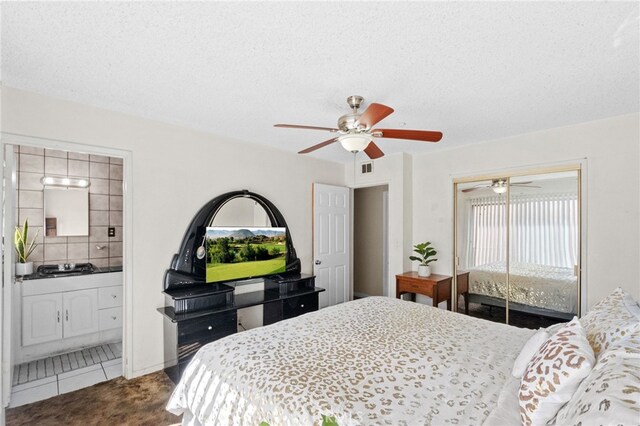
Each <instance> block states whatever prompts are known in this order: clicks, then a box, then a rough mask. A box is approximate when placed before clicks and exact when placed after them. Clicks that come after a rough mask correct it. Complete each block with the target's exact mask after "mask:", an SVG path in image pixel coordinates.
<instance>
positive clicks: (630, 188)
mask: <svg viewBox="0 0 640 426" xmlns="http://www.w3.org/2000/svg"><path fill="white" fill-rule="evenodd" d="M444 141H446V139H444ZM639 146H640V115H639V114H630V115H624V116H619V117H612V118H608V119H604V120H598V121H592V122H588V123H582V124H578V125H573V126H567V127H561V128H556V129H550V130H545V131H540V132H536V133H531V134H526V135H519V136H514V137H509V138H505V139H500V140H496V141H491V142H484V143H478V144H475V145H467V146H464V147H460V148H456V149H451V150H446V151H440V152H435V153H428V154H422V155H417V156H415V157H414V158H413V182H414V183H413V197H412V198H413V231H414V232H413V238H414V243H415V242H420V241H426V240H429V241H432V242H433V243H434V246H435V247H436V248H437V249H438V259H439V260H438V262H435V263H433V264H432V266H433V270H434V272H437V273H446V274H449V273H451V272H452V250H453V249H452V226H453V178H454V177H462V176H475V175H482V174H486V173H490V172H497V171H501V170H510V169H517V168H527V167H537V166H542V165H545V164H557V163H559V162H560V163H562V162H567V163H574V164H575V163H576V160H580V159H585V158H586V163H587V167H586V169H587V170H586V174H585V176H584V177H583V184H586V203H585V204H584V206H583V207H584V208H586V209H587V223H586V233H587V241H586V244H587V256H586V257H587V258H586V259H585V260H584V263H585V264H586V269H587V274H586V279H587V282H586V296H587V305H588V306H593V305H594V304H595V303H597V302H598V301H599V300H601V299H602V298H604V297H605V296H606V295H607V294H609V293H610V292H611V291H612V290H613V289H615V288H616V287H618V286H620V287H622V288H624V289H625V290H626V291H628V292H630V293H631V294H632V295H633V296H634V298H636V299H640V266H639V265H640V262H639V261H640V173H639V169H640V148H639Z"/></svg>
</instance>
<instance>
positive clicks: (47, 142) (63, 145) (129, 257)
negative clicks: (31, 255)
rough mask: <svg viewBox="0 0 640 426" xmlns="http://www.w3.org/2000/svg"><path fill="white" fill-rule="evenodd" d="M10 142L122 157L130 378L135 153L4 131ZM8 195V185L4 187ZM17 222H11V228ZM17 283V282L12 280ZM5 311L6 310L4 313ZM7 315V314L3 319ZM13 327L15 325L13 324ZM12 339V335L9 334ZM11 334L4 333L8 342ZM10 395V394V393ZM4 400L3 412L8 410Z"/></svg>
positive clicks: (127, 368)
mask: <svg viewBox="0 0 640 426" xmlns="http://www.w3.org/2000/svg"><path fill="white" fill-rule="evenodd" d="M7 145H23V146H31V147H36V148H48V149H59V150H63V151H73V152H81V153H86V154H94V155H105V156H109V157H119V158H122V160H123V161H122V163H123V169H122V170H123V176H122V184H123V187H122V198H123V207H122V209H123V224H122V225H123V228H124V229H123V240H122V251H123V253H122V260H123V262H122V263H123V264H122V271H123V283H122V285H123V293H124V298H123V304H122V309H123V319H124V320H123V329H122V367H123V368H122V370H123V375H124V377H125V378H126V379H130V378H132V377H133V344H134V343H133V249H132V248H133V244H134V238H133V236H134V233H133V207H134V206H133V185H132V183H133V153H132V152H131V151H128V150H123V149H117V148H110V147H103V146H96V145H89V144H83V143H77V142H69V141H64V140H58V139H49V138H41V137H35V136H28V135H21V134H15V133H7V132H0V149H2V150H3V152H4V150H5V148H6V146H7ZM2 191H3V196H4V188H3V189H2ZM4 220H5V218H4V213H3V211H2V210H0V223H2V224H3V225H4ZM12 227H13V225H11V228H12ZM7 268H8V269H12V268H13V265H12V264H11V263H8V262H5V263H4V264H3V277H4V276H6V271H7ZM11 284H13V283H11ZM4 314H5V313H4V312H3V315H4ZM5 319H6V318H5V317H3V320H5ZM12 328H13V327H12ZM9 338H11V336H9ZM6 339H7V336H4V335H3V336H2V343H3V345H4V344H5V342H6ZM7 396H8V395H7ZM5 399H7V398H5ZM4 408H5V407H4V401H3V404H2V411H3V413H4Z"/></svg>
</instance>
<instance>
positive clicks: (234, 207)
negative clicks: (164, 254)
mask: <svg viewBox="0 0 640 426" xmlns="http://www.w3.org/2000/svg"><path fill="white" fill-rule="evenodd" d="M212 227H214V228H215V227H219V228H221V227H235V228H279V229H278V230H277V232H280V233H281V234H283V235H278V236H277V237H279V238H281V241H280V240H279V241H276V242H273V245H278V247H268V248H266V249H267V255H268V256H269V257H271V258H273V259H275V258H280V257H284V265H280V267H279V268H278V269H277V271H278V273H280V271H282V273H283V274H299V273H300V269H301V268H300V259H298V257H297V255H296V251H295V248H294V247H293V239H292V237H291V233H290V230H289V228H288V227H287V223H286V221H285V219H284V217H283V216H282V213H280V211H279V210H278V209H277V208H276V206H275V205H274V204H273V203H271V202H270V201H269V200H267V199H266V198H264V197H263V196H261V195H259V194H256V193H254V192H249V191H246V190H242V191H232V192H228V193H226V194H222V195H220V196H218V197H216V198H214V199H212V200H211V201H209V202H208V203H207V204H205V205H204V206H203V207H202V208H201V209H200V211H198V213H196V215H195V216H194V218H193V219H192V220H191V223H190V224H189V227H188V228H187V231H186V232H185V235H184V237H183V239H182V243H181V245H180V249H179V251H178V253H176V254H175V255H174V257H173V259H172V261H171V266H170V268H169V269H168V270H167V272H166V273H165V278H164V288H165V290H167V289H177V288H188V287H191V286H193V285H200V284H204V283H206V282H212V281H215V280H211V279H207V278H211V277H208V276H207V259H211V256H207V255H206V253H207V251H206V245H207V244H206V242H207V239H208V238H209V237H210V235H208V234H207V232H208V231H207V228H209V232H211V231H210V230H211V228H212ZM226 231H228V230H226ZM226 231H223V232H226ZM237 231H242V232H244V231H246V229H237ZM275 231H276V230H275V229H272V230H269V231H268V233H267V234H266V235H265V236H266V237H270V238H271V239H273V237H274V236H273V235H271V232H275ZM225 236H227V235H225ZM231 236H233V235H229V237H231ZM233 238H234V240H233V241H234V242H233V244H237V238H236V237H235V236H233ZM263 243H264V244H262V245H265V244H266V241H265V242H263ZM245 245H246V244H245ZM248 245H250V246H251V248H252V249H254V248H255V247H253V246H254V244H253V241H249V244H248ZM280 246H282V247H280ZM276 248H277V249H278V250H276ZM247 250H249V249H248V248H247ZM256 256H257V255H256ZM249 257H250V256H249ZM260 260H270V259H260ZM274 262H275V260H274ZM225 263H226V262H225ZM280 263H282V262H280ZM261 272H264V271H258V272H257V273H255V271H251V273H249V272H247V274H246V276H247V277H251V276H259V275H269V274H270V273H271V272H273V271H271V270H269V271H266V272H264V273H261ZM226 278H229V277H224V276H223V277H222V278H221V279H220V281H225V280H226Z"/></svg>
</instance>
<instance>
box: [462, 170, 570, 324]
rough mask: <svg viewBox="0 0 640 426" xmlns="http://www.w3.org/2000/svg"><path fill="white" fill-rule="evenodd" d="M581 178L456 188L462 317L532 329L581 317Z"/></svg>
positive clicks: (500, 180)
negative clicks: (465, 315) (579, 314)
mask: <svg viewBox="0 0 640 426" xmlns="http://www.w3.org/2000/svg"><path fill="white" fill-rule="evenodd" d="M579 178H580V174H579V171H578V170H570V171H562V172H552V173H537V174H529V175H526V176H501V177H495V178H491V179H486V180H473V179H465V180H461V181H459V182H456V183H455V194H456V202H455V223H456V225H455V254H456V259H455V261H456V268H457V271H458V274H457V275H458V281H460V284H462V285H463V287H459V288H458V290H457V293H458V294H459V297H458V303H459V304H458V311H459V312H461V313H467V314H468V315H471V316H475V317H480V318H484V319H487V320H491V321H496V322H504V323H508V324H511V325H515V326H519V327H527V328H538V327H544V326H548V325H551V324H554V323H557V322H563V321H568V320H570V319H571V318H572V317H573V316H574V315H577V314H578V312H579V301H580V279H579V278H580V277H579V270H580V268H579V264H580V205H579V202H580V196H579V193H580V183H579ZM461 274H462V275H461ZM461 276H464V277H466V280H464V282H463V281H462V280H460V277H461ZM465 282H468V284H467V286H464V284H465ZM465 287H468V288H465ZM465 298H466V299H467V300H466V301H467V303H468V306H469V307H468V311H467V309H466V306H465V303H464V302H465Z"/></svg>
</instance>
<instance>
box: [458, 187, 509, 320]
mask: <svg viewBox="0 0 640 426" xmlns="http://www.w3.org/2000/svg"><path fill="white" fill-rule="evenodd" d="M503 189H506V187H504V186H503V184H502V183H501V182H497V183H496V182H494V181H491V180H488V181H476V182H469V183H460V184H458V185H457V190H456V197H457V200H456V206H457V211H456V224H457V230H456V239H457V241H456V251H457V253H456V255H457V260H458V268H457V270H458V282H459V283H460V282H461V281H462V280H461V277H462V276H463V274H464V280H465V281H466V282H465V284H467V289H462V290H468V293H466V294H464V302H465V305H462V304H461V302H462V301H463V300H462V298H461V297H460V296H459V297H458V303H459V306H458V312H465V313H467V314H468V315H471V316H474V317H477V318H484V319H487V320H489V321H495V322H503V323H504V322H506V315H505V309H504V306H505V299H506V294H507V291H506V281H507V274H506V270H505V267H504V265H505V262H506V257H507V226H506V191H505V190H503ZM500 266H501V267H502V268H500ZM483 268H494V269H495V270H494V271H493V277H492V279H491V280H488V279H486V277H485V276H484V275H483V272H482V269H483ZM467 273H468V274H467ZM458 286H459V288H460V284H458ZM459 293H460V291H459ZM467 305H468V307H467Z"/></svg>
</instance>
